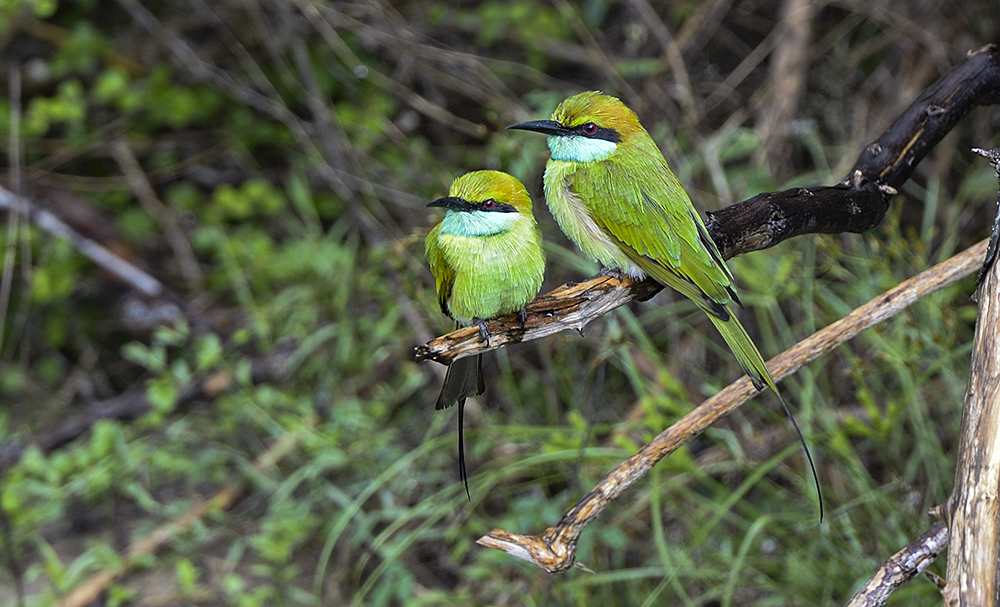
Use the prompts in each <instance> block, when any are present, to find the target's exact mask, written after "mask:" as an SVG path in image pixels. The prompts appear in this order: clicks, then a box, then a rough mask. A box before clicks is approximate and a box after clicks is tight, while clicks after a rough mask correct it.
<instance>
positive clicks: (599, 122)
mask: <svg viewBox="0 0 1000 607" xmlns="http://www.w3.org/2000/svg"><path fill="white" fill-rule="evenodd" d="M507 128H508V129H521V130H525V131H535V132H538V133H545V134H546V135H548V136H549V140H548V142H549V149H550V150H551V151H552V158H553V159H554V160H568V161H576V162H596V161H600V160H606V159H607V158H609V157H611V155H612V154H614V153H615V152H616V151H617V149H618V146H619V145H620V144H621V143H622V142H627V141H628V140H629V139H630V138H631V137H633V136H634V135H637V134H639V133H645V129H643V128H642V125H641V124H640V123H639V118H638V117H636V115H635V112H633V111H632V110H630V109H629V108H628V107H627V106H626V105H625V104H624V103H622V102H621V101H620V100H619V99H618V98H616V97H611V96H610V95H605V94H604V93H600V92H597V91H588V92H586V93H580V94H578V95H574V96H572V97H570V98H568V99H566V100H564V101H563V102H562V103H560V104H559V107H557V108H556V110H555V111H554V112H553V113H552V119H551V120H532V121H529V122H521V123H519V124H512V125H510V126H509V127H507Z"/></svg>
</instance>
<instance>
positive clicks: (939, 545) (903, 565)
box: [847, 522, 948, 607]
mask: <svg viewBox="0 0 1000 607" xmlns="http://www.w3.org/2000/svg"><path fill="white" fill-rule="evenodd" d="M947 546H948V526H947V525H945V524H944V523H941V522H938V523H934V525H933V526H932V527H931V528H930V529H928V530H927V531H925V532H924V534H923V535H921V536H920V537H918V538H917V539H915V540H913V541H912V542H910V544H909V545H908V546H907V547H906V548H903V549H902V550H900V551H899V552H897V553H896V554H894V555H892V556H890V557H889V559H888V560H887V561H886V562H885V563H883V564H882V566H881V567H879V570H878V572H876V573H875V575H873V576H872V577H871V579H870V580H868V583H867V584H865V587H864V588H862V589H861V590H860V591H858V593H857V594H856V595H854V598H853V599H851V602H850V603H848V604H847V607H881V606H882V605H885V602H886V601H887V600H888V599H889V595H890V594H892V591H893V590H895V589H896V588H899V587H900V586H902V585H903V584H905V583H906V582H909V581H910V580H912V579H913V578H914V577H916V576H917V575H919V574H920V573H921V572H922V571H923V570H925V569H927V567H928V566H929V565H930V564H931V563H933V562H934V559H936V558H937V557H938V555H939V554H941V553H942V552H944V549H945V548H946V547H947Z"/></svg>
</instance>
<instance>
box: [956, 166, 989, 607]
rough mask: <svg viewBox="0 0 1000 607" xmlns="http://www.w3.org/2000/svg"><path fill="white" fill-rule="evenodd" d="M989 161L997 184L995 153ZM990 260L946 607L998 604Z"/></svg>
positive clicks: (967, 410)
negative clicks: (994, 172)
mask: <svg viewBox="0 0 1000 607" xmlns="http://www.w3.org/2000/svg"><path fill="white" fill-rule="evenodd" d="M984 155H985V154H984ZM992 160H993V162H994V166H996V167H997V177H998V179H1000V154H996V155H994V158H993V159H992ZM993 236H994V238H996V237H997V234H994V235H993ZM992 261H993V263H992V264H991V267H988V268H986V272H985V274H983V275H982V277H983V280H982V282H981V284H980V285H979V289H978V290H977V291H976V294H977V296H978V300H979V317H978V319H977V320H976V335H975V339H974V341H973V348H972V364H971V370H970V372H969V388H968V391H967V393H966V395H965V404H964V406H963V408H962V434H961V439H960V442H959V447H958V464H957V468H956V471H955V488H954V490H953V492H952V494H951V497H950V498H949V500H948V503H947V504H946V507H945V508H944V513H945V517H946V520H947V522H948V525H949V534H950V536H951V548H950V549H949V551H948V576H947V584H946V586H945V589H944V597H945V604H946V605H949V606H951V607H960V606H961V607H973V606H975V607H979V606H981V605H1000V264H998V263H996V260H995V259H993V260H992Z"/></svg>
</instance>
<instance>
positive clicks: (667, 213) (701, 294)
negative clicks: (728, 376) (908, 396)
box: [507, 91, 822, 512]
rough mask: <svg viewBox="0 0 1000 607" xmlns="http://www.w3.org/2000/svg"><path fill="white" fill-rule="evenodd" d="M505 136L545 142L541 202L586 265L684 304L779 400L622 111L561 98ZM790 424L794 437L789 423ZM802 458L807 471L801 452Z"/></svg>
mask: <svg viewBox="0 0 1000 607" xmlns="http://www.w3.org/2000/svg"><path fill="white" fill-rule="evenodd" d="M507 128H509V129H522V130H527V131H536V132H540V133H544V134H546V135H548V144H549V150H550V151H551V158H550V159H549V161H548V164H547V165H546V167H545V202H546V203H547V204H548V206H549V209H550V210H551V211H552V215H553V216H555V218H556V221H557V222H558V223H559V227H561V228H562V230H563V232H565V233H566V235H567V236H568V237H569V238H570V239H571V240H572V241H573V242H575V243H576V244H577V246H579V247H580V248H581V249H582V250H583V252H584V253H585V254H586V255H587V256H588V257H591V258H592V259H594V260H596V261H598V262H599V263H600V264H601V265H602V266H604V268H605V269H607V270H611V271H617V272H622V273H624V274H627V275H629V276H632V277H635V278H644V277H645V276H652V277H653V278H655V279H656V280H657V281H659V282H660V283H662V284H664V285H667V286H670V287H673V288H674V289H676V290H678V291H680V292H681V293H682V294H683V295H685V296H687V297H689V298H690V299H691V300H693V301H694V302H695V303H696V304H698V306H699V307H701V309H702V310H704V311H705V313H706V314H708V317H709V318H710V319H711V320H712V323H713V324H715V326H716V327H717V328H718V330H719V332H720V333H722V337H723V338H725V340H726V343H727V344H729V347H730V348H731V349H732V351H733V353H734V354H735V355H736V359H737V360H738V361H739V363H740V366H741V367H742V368H743V370H744V371H745V372H746V374H747V375H748V376H749V377H750V380H751V381H752V382H753V385H754V387H756V388H757V389H758V390H763V389H764V387H765V386H767V387H769V388H771V390H773V391H774V393H775V394H777V395H778V398H779V399H781V395H780V394H778V389H777V387H776V386H775V385H774V380H773V379H772V377H771V374H770V373H769V372H768V370H767V366H766V365H765V364H764V359H763V357H761V355H760V352H759V351H758V350H757V347H756V346H755V345H754V343H753V341H752V340H751V339H750V336H749V335H747V332H746V330H745V329H744V328H743V325H741V324H740V321H739V320H737V318H736V316H735V315H733V314H732V312H731V311H730V310H729V304H730V303H732V302H736V303H737V304H739V303H740V300H739V297H738V296H737V294H736V287H735V285H734V284H733V276H732V274H731V273H730V272H729V269H728V268H727V267H726V264H725V262H724V261H723V260H722V256H721V255H720V254H719V250H718V248H717V247H716V245H715V242H714V241H713V240H712V238H711V236H709V234H708V231H707V230H706V229H705V224H704V223H703V222H702V220H701V217H699V215H698V213H697V212H696V211H695V209H694V206H693V205H692V204H691V199H690V198H689V197H688V195H687V192H685V191H684V187H683V186H681V184H680V182H679V181H678V180H677V178H676V177H675V176H674V174H673V173H672V172H671V171H670V168H669V167H668V166H667V161H666V159H665V158H664V157H663V154H662V153H661V152H660V150H659V148H658V147H657V146H656V143H655V142H654V141H653V139H652V138H651V137H650V136H649V133H647V132H646V129H644V128H643V126H642V125H641V124H640V123H639V119H638V117H636V115H635V113H634V112H633V111H632V110H630V109H629V108H628V107H627V106H626V105H625V104H624V103H622V102H621V101H620V100H618V99H616V98H615V97H610V96H608V95H604V94H602V93H599V92H593V91H592V92H586V93H580V94H579V95H575V96H573V97H570V98H568V99H566V100H564V101H563V102H562V103H561V104H559V106H558V107H557V108H556V110H555V112H553V114H552V119H551V120H534V121H531V122H522V123H520V124H514V125H511V126H509V127H507ZM782 405H783V406H784V405H785V403H784V400H783V399H782ZM785 410H786V411H787V410H788V408H787V406H785ZM789 417H790V418H791V414H790V413H789ZM792 424H793V425H794V426H795V429H796V431H797V432H798V425H797V424H795V420H794V418H793V419H792ZM799 437H800V439H801V433H799ZM803 446H805V443H804V442H803ZM806 455H807V456H808V459H809V464H810V467H813V463H812V456H811V455H810V454H809V451H808V448H806ZM813 474H814V475H815V469H813ZM818 489H819V485H818V482H817V490H818ZM820 508H821V512H822V502H821V503H820Z"/></svg>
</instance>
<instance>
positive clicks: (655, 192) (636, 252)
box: [572, 150, 739, 313]
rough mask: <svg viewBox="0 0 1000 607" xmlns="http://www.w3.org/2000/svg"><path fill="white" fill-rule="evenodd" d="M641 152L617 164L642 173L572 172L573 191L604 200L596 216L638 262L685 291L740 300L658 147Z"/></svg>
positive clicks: (608, 169) (714, 299) (698, 298)
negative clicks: (647, 151) (630, 167)
mask: <svg viewBox="0 0 1000 607" xmlns="http://www.w3.org/2000/svg"><path fill="white" fill-rule="evenodd" d="M637 153H638V154H642V156H641V158H640V161H639V162H635V161H634V160H633V161H629V160H630V159H627V158H626V159H625V162H619V163H616V166H638V167H643V169H642V173H641V175H630V174H627V173H626V174H622V173H620V172H618V171H617V170H616V169H615V168H613V167H612V166H610V165H605V166H603V167H598V168H597V170H593V169H592V170H589V171H577V172H576V173H575V174H574V176H573V177H574V179H573V184H572V187H573V189H574V191H576V193H577V194H578V195H580V196H581V197H582V198H583V199H584V200H591V201H593V200H600V201H601V202H599V203H598V204H602V207H601V209H600V212H599V213H593V214H592V215H593V217H594V221H595V222H596V223H597V224H598V225H599V226H600V227H601V228H602V229H603V230H604V231H605V232H606V233H607V234H608V236H609V237H611V238H612V239H613V240H614V241H616V243H618V244H619V246H620V247H621V248H622V250H623V251H625V253H626V254H627V255H629V257H630V258H632V261H633V262H635V263H636V265H638V266H639V267H641V268H643V270H645V271H646V272H647V273H648V274H650V275H652V276H653V277H654V278H656V279H658V280H660V281H661V282H663V283H665V284H668V285H669V286H671V287H673V288H675V289H677V290H678V291H680V292H681V293H683V294H684V295H686V296H687V297H690V298H691V299H693V300H695V301H696V302H698V303H701V302H702V301H704V300H705V298H706V297H707V299H708V300H710V301H711V302H714V303H715V304H721V305H723V306H724V305H725V304H727V303H729V302H730V301H733V300H736V301H737V302H738V301H739V300H738V299H737V298H736V291H735V289H734V288H733V280H732V275H731V274H730V273H729V269H728V268H727V267H726V264H725V263H724V262H723V261H722V257H721V256H720V255H719V252H718V249H717V248H716V246H715V243H714V242H713V241H712V239H711V237H710V236H709V235H708V231H707V230H706V229H705V225H704V223H702V221H701V218H700V217H698V214H697V212H696V211H695V210H694V207H693V206H692V205H691V200H690V198H688V195H687V193H686V192H685V191H684V188H683V187H682V186H681V184H680V182H678V181H677V178H676V177H674V175H673V173H671V172H670V169H669V168H667V165H666V161H664V160H663V156H662V155H661V154H660V153H659V150H656V152H655V156H654V155H653V154H652V153H646V154H643V153H642V150H639V151H638V152H637ZM657 157H658V158H657ZM684 283H687V284H684ZM706 303H707V302H706ZM709 307H711V308H713V310H712V312H713V313H715V311H716V310H718V306H712V305H709Z"/></svg>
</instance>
